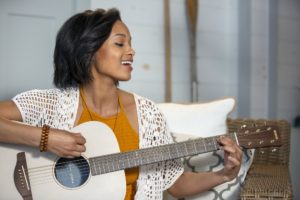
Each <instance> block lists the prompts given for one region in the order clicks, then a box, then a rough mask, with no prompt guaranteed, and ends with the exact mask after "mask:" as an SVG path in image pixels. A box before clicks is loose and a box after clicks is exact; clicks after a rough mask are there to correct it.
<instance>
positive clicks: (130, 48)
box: [128, 47, 135, 56]
mask: <svg viewBox="0 0 300 200" xmlns="http://www.w3.org/2000/svg"><path fill="white" fill-rule="evenodd" d="M128 54H130V55H132V56H134V55H135V50H134V49H133V48H132V47H129V50H128Z"/></svg>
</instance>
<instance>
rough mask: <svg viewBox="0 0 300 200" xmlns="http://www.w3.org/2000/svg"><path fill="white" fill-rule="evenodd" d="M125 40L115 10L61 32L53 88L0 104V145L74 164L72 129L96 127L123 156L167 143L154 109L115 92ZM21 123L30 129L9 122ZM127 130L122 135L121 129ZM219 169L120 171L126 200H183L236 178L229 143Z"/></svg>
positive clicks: (81, 147)
mask: <svg viewBox="0 0 300 200" xmlns="http://www.w3.org/2000/svg"><path fill="white" fill-rule="evenodd" d="M134 54H135V52H134V50H133V49H132V47H131V36H130V32H129V30H128V28H127V27H126V25H125V24H124V23H123V22H122V20H121V18H120V15H119V12H118V10H116V9H110V10H107V11H105V10H102V9H98V10H95V11H85V12H83V13H79V14H76V15H74V16H72V17H71V18H70V19H69V20H67V21H66V22H65V24H64V25H63V26H62V27H61V29H60V30H59V32H58V35H57V39H56V46H55V52H54V69H55V71H54V84H55V85H56V87H57V89H48V90H31V91H27V92H24V93H21V94H19V95H17V96H16V97H14V98H13V100H11V101H4V102H1V103H0V141H1V142H5V143H13V144H20V145H28V146H32V147H36V148H40V150H41V151H49V152H52V153H54V154H57V155H58V156H60V157H67V158H73V157H78V156H80V155H81V154H82V153H83V152H84V151H85V142H86V141H85V138H84V137H83V136H82V135H81V134H80V133H70V132H69V131H70V129H72V128H73V127H74V126H76V125H78V124H81V123H84V122H87V121H100V122H103V123H105V124H107V125H108V126H109V127H110V128H111V129H112V130H113V132H114V134H115V136H116V138H117V140H118V143H119V146H120V150H121V151H127V150H133V149H138V148H145V147H150V146H158V145H163V144H168V143H171V142H172V139H171V137H170V134H169V132H168V128H167V125H166V122H165V119H164V117H163V116H162V114H161V112H160V111H159V109H158V108H157V107H156V105H155V104H154V103H153V102H152V101H150V100H148V99H146V98H143V97H140V96H138V95H136V94H132V93H128V92H126V91H124V90H121V89H120V88H118V83H119V81H128V80H130V78H131V71H132V69H133V68H132V63H133V57H134ZM14 121H20V122H25V123H26V124H28V125H24V124H20V123H15V122H14ZM124 130H126V131H124ZM219 142H220V144H221V145H222V148H223V149H224V151H225V163H224V164H225V167H224V169H222V170H221V171H218V172H207V173H192V172H183V167H182V164H181V162H180V160H171V161H165V162H162V163H156V164H151V165H146V166H142V167H140V168H139V169H138V168H133V169H130V170H126V171H125V173H126V183H127V185H126V189H127V190H126V199H133V198H134V196H135V199H143V200H144V199H162V192H163V191H164V190H168V192H169V193H170V194H171V195H173V196H175V197H185V196H189V195H194V194H197V193H200V192H203V191H206V190H208V189H210V188H212V187H214V186H216V185H219V184H221V183H224V182H226V181H230V180H232V179H233V178H235V177H236V175H237V174H238V171H239V169H240V163H241V157H242V153H241V150H240V148H239V147H238V146H237V145H236V144H235V143H234V142H233V141H232V140H230V139H229V138H226V137H222V138H220V140H219Z"/></svg>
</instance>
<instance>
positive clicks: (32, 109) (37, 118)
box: [12, 89, 78, 129]
mask: <svg viewBox="0 0 300 200" xmlns="http://www.w3.org/2000/svg"><path fill="white" fill-rule="evenodd" d="M12 100H13V102H14V103H15V104H16V106H17V107H18V109H19V111H20V113H21V115H22V121H23V122H24V123H26V124H29V125H32V126H39V127H41V126H42V125H43V124H48V125H49V126H51V127H55V128H60V129H71V128H72V127H73V124H74V120H75V116H76V111H77V107H78V90H77V89H68V90H59V89H47V90H37V89H35V90H30V91H26V92H23V93H20V94H18V95H17V96H15V97H14V98H13V99H12Z"/></svg>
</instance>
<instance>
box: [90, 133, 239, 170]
mask: <svg viewBox="0 0 300 200" xmlns="http://www.w3.org/2000/svg"><path fill="white" fill-rule="evenodd" d="M227 136H228V137H230V138H232V139H233V140H234V141H236V136H235V133H229V134H227ZM218 137H219V136H216V137H208V138H199V139H195V140H188V141H185V142H179V143H172V144H168V145H163V146H158V147H150V148H144V149H139V150H135V151H128V152H124V153H115V154H110V155H104V156H98V157H93V158H89V163H90V168H91V174H92V175H93V176H95V175H100V174H105V173H109V172H113V171H119V170H124V169H127V168H133V167H137V166H141V165H147V164H151V163H156V162H160V161H165V160H171V159H176V158H182V157H186V156H192V155H196V154H201V153H205V152H210V151H215V150H218V149H219V144H218V142H217V138H218Z"/></svg>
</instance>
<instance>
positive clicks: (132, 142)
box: [78, 91, 139, 200]
mask: <svg viewBox="0 0 300 200" xmlns="http://www.w3.org/2000/svg"><path fill="white" fill-rule="evenodd" d="M80 92H81V91H80ZM81 97H82V100H83V112H82V114H81V116H80V119H79V121H78V124H81V123H84V122H87V121H92V120H94V121H99V122H102V123H104V124H106V125H108V126H109V127H110V128H111V129H112V130H113V129H114V134H115V136H116V138H117V140H118V143H119V147H120V151H121V152H125V151H129V150H135V149H138V148H139V138H138V134H137V133H136V132H135V130H134V129H133V128H132V127H131V125H130V123H129V121H128V119H127V117H126V114H125V111H124V108H123V104H122V100H121V98H120V97H119V106H120V112H119V113H118V115H117V116H113V117H102V116H100V115H99V114H97V113H95V112H93V111H91V110H89V109H88V107H87V105H86V104H85V100H84V96H83V95H82V92H81ZM138 174H139V170H138V167H136V168H131V169H126V170H125V176H126V197H125V200H133V199H134V195H135V192H136V181H137V178H138ZM116 192H117V191H116Z"/></svg>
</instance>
